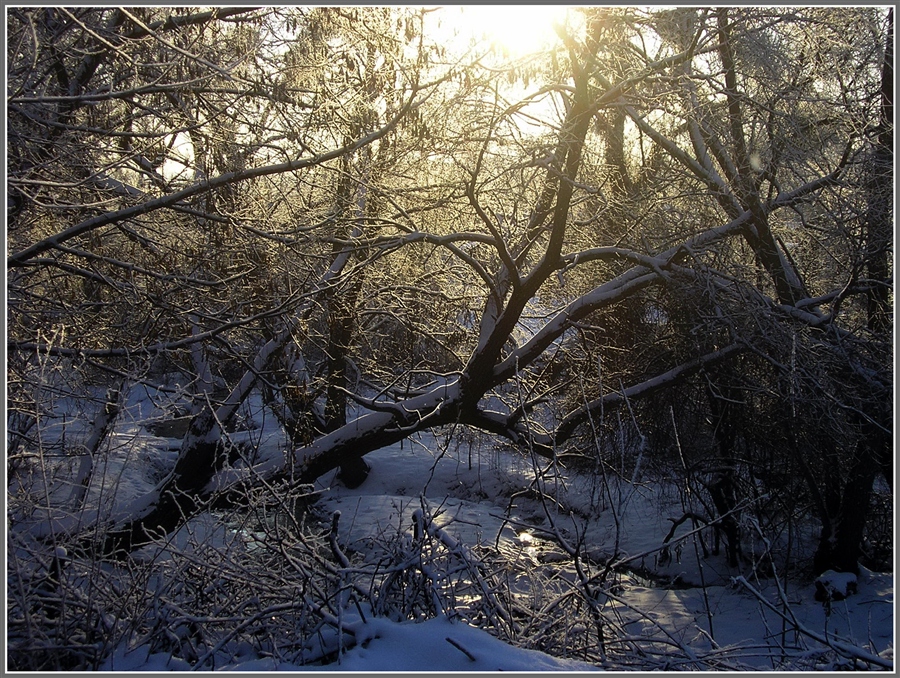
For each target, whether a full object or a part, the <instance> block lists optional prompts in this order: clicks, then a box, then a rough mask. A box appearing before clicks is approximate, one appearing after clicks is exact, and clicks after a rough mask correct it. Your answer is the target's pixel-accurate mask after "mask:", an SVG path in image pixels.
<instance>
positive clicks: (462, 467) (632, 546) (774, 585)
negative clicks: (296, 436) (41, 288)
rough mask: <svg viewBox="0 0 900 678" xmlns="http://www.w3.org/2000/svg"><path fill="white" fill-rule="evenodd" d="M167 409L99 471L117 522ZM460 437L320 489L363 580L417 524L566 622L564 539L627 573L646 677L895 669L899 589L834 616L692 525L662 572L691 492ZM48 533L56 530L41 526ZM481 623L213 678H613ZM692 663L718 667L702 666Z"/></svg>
mask: <svg viewBox="0 0 900 678" xmlns="http://www.w3.org/2000/svg"><path fill="white" fill-rule="evenodd" d="M163 400H164V398H162V396H160V395H159V394H156V393H152V392H149V391H147V390H145V389H134V390H133V391H132V393H131V394H130V396H129V399H128V402H127V407H126V412H127V416H124V417H121V418H120V421H119V423H118V425H117V428H116V430H115V432H114V433H113V435H112V436H111V440H110V446H109V451H108V454H106V455H105V456H104V458H103V459H100V460H98V462H97V469H96V472H95V474H94V477H93V480H92V483H91V485H90V487H89V492H88V498H89V499H88V502H87V503H88V505H91V506H94V507H96V509H97V510H101V512H103V513H106V512H108V514H118V513H119V512H121V511H123V510H125V509H126V508H127V507H128V506H129V505H130V504H131V502H133V501H135V500H136V499H138V498H139V497H140V496H141V494H142V493H144V492H146V491H147V490H148V489H150V488H151V487H152V485H153V483H154V482H155V480H156V479H158V478H159V477H160V474H161V473H163V472H164V470H165V469H166V468H167V467H169V466H170V465H171V464H172V463H173V461H174V455H175V454H176V451H177V441H174V439H167V438H163V437H159V436H153V435H151V434H150V433H148V431H147V423H148V420H153V419H154V418H159V417H165V416H171V415H170V414H164V412H163V410H164V408H163V407H162V405H161V404H162V401H163ZM154 403H155V404H154ZM245 414H246V421H247V422H248V423H249V424H250V425H249V426H248V428H247V430H245V431H243V432H240V433H236V434H234V436H235V440H236V441H239V440H243V441H244V442H248V443H251V444H252V445H253V446H254V447H255V448H258V449H259V453H258V455H259V456H258V458H266V457H275V456H278V455H281V454H282V451H283V446H284V444H285V443H284V437H283V435H282V433H281V431H280V429H279V427H278V425H277V422H276V421H275V417H274V416H272V415H271V413H266V411H265V409H264V408H263V407H262V406H261V404H260V402H259V400H258V398H257V399H254V400H253V401H252V402H251V403H250V407H249V408H248V409H247V411H246V413H245ZM457 433H458V435H455V436H453V438H452V439H450V442H446V440H447V439H446V438H445V437H443V436H442V434H440V433H438V434H434V435H433V434H423V435H418V436H415V437H413V438H411V439H408V440H406V441H404V442H403V443H401V444H396V445H393V446H391V447H387V448H384V449H382V450H378V451H376V452H373V453H371V454H369V455H368V456H367V457H366V459H367V460H368V462H369V463H370V465H371V467H372V471H371V473H370V475H369V477H368V479H367V480H366V482H365V483H363V484H362V485H361V486H360V487H358V488H356V489H352V490H351V489H348V488H346V487H344V486H343V485H342V484H341V483H340V481H339V480H338V479H337V477H336V474H334V473H332V474H327V475H326V476H324V477H322V478H320V479H319V482H318V484H317V487H316V490H317V493H318V497H319V499H318V501H317V503H316V505H315V515H317V516H318V517H319V519H320V520H321V524H322V525H328V524H330V522H331V520H332V519H333V516H334V514H335V512H339V513H340V519H339V522H338V537H339V543H340V546H341V548H342V549H343V550H344V552H345V553H347V554H348V555H349V556H350V557H351V558H352V559H353V562H354V563H359V564H361V565H365V564H377V563H379V562H380V559H383V558H384V557H385V553H386V551H387V550H389V549H391V548H392V545H395V544H397V543H401V542H403V540H407V542H408V540H410V539H411V538H412V537H413V534H414V525H415V524H416V521H417V519H419V520H421V516H423V515H425V516H428V517H430V518H431V521H430V524H431V525H433V526H434V527H435V529H436V530H437V531H436V532H435V534H438V535H439V536H440V537H441V538H442V539H444V541H445V544H446V543H452V544H455V545H458V548H459V549H460V552H465V553H469V554H474V553H476V552H477V553H484V552H486V551H481V550H479V549H480V548H481V547H484V548H485V549H486V550H491V549H493V552H494V553H499V554H501V555H502V557H503V558H505V563H506V566H507V567H508V569H509V570H510V571H512V572H514V574H513V576H511V577H510V581H512V582H514V585H518V583H519V582H521V586H522V588H521V590H519V591H514V592H513V593H515V595H519V596H520V597H522V599H523V600H526V599H527V601H529V602H530V603H532V604H535V605H537V608H536V609H541V608H540V605H545V608H544V609H547V610H550V609H552V608H553V607H554V606H556V605H558V604H562V601H565V600H568V598H567V594H566V593H565V591H566V590H567V589H566V587H569V588H576V587H577V584H578V573H577V572H576V570H575V568H574V567H573V566H572V560H571V558H570V557H569V555H567V554H566V553H565V552H564V550H563V549H562V548H561V547H560V545H559V542H560V540H563V541H565V542H566V543H567V544H569V545H572V544H577V545H579V549H578V551H579V556H580V557H581V558H583V561H582V564H583V565H584V568H585V569H586V570H587V572H588V581H589V585H590V581H597V580H598V578H599V577H600V575H601V573H603V570H604V564H605V563H608V562H614V563H616V564H617V568H616V571H615V572H613V573H608V572H606V573H604V574H603V576H604V577H606V578H605V579H603V581H604V582H605V585H604V586H603V587H602V593H601V594H598V598H597V600H598V601H599V602H598V603H597V608H596V609H597V610H599V611H600V613H601V614H602V615H603V616H604V619H606V620H608V622H609V624H608V628H610V629H615V630H616V633H617V634H618V635H617V638H614V639H611V640H610V642H613V643H619V644H620V645H621V646H626V645H627V646H628V647H633V648H635V649H634V656H635V662H634V664H633V665H632V666H630V667H628V668H641V666H642V664H641V662H642V659H641V656H640V653H641V652H642V651H647V652H649V654H648V655H647V656H646V659H645V660H644V661H645V665H647V666H653V667H655V668H659V667H667V668H671V669H676V670H677V669H682V668H693V669H696V668H709V667H714V668H721V669H741V670H745V669H746V670H781V669H794V670H799V669H826V670H827V669H837V668H853V667H854V664H853V662H852V660H851V659H848V658H847V657H848V656H852V655H853V654H857V655H858V656H859V657H866V656H870V657H875V658H876V661H878V662H880V663H881V664H882V668H889V667H891V666H892V660H893V644H894V598H893V575H892V574H885V573H875V572H869V571H863V573H862V575H861V576H860V577H859V580H858V582H857V592H856V593H855V594H853V595H851V596H849V597H847V598H846V599H845V600H841V601H829V602H827V603H823V602H819V601H817V600H816V599H815V585H814V583H813V582H810V581H804V580H799V579H797V578H795V577H791V576H788V577H780V576H779V577H771V576H770V577H768V578H762V577H757V576H754V574H753V570H754V568H753V567H752V565H753V563H754V562H762V560H763V555H764V551H765V548H766V546H767V544H766V541H765V539H764V538H763V537H764V535H761V534H760V535H759V537H760V538H759V539H757V540H753V539H749V540H748V544H747V547H746V550H747V555H748V556H749V564H748V563H744V565H742V568H735V569H732V568H729V567H728V566H727V564H726V562H725V558H724V555H710V556H708V557H703V556H702V554H700V552H699V548H698V547H696V541H695V540H694V539H692V538H690V537H688V538H686V539H683V540H681V541H677V540H678V538H679V537H683V536H684V535H685V534H686V533H689V532H690V531H691V524H690V522H685V523H684V524H682V525H681V526H680V527H679V529H678V530H677V532H676V535H675V540H676V541H673V544H672V548H671V549H670V551H669V558H667V559H666V558H660V553H661V551H660V548H661V547H662V546H663V540H664V538H665V537H666V535H667V534H668V533H669V531H670V529H671V527H672V525H673V520H674V519H676V518H678V517H679V516H681V515H683V514H684V513H685V510H686V506H685V504H684V503H683V502H684V501H685V499H684V496H683V493H681V492H678V491H676V489H675V488H674V487H672V486H669V485H667V484H665V483H662V482H659V481H652V482H651V480H650V479H640V478H631V477H629V478H628V479H627V480H621V479H619V478H618V477H615V476H614V475H613V474H610V476H609V477H603V476H597V475H592V476H587V475H578V474H575V473H570V472H567V471H565V470H564V469H556V468H553V467H548V465H547V461H546V460H543V459H541V460H532V459H529V458H528V457H527V455H522V454H519V453H514V452H511V451H505V450H502V449H499V448H498V447H496V446H493V445H491V444H490V442H489V441H488V440H487V439H485V438H483V437H479V436H473V435H472V434H465V433H459V432H457ZM536 470H538V471H540V473H541V477H542V482H541V483H540V490H541V492H539V493H538V492H535V491H534V489H535V485H534V483H533V479H534V477H535V471H536ZM632 481H637V482H632ZM688 508H689V507H688ZM35 516H36V517H37V518H40V517H42V514H41V512H40V511H35V512H34V513H33V515H32V517H33V518H34V517H35ZM43 517H44V518H46V515H43ZM70 519H71V518H70ZM26 524H31V525H32V526H33V527H31V528H29V529H31V530H32V532H34V531H38V532H39V531H40V530H39V529H38V528H37V527H36V526H39V525H44V526H46V524H47V521H46V520H32V521H23V522H22V525H26ZM420 524H421V522H420ZM202 527H207V528H210V529H209V530H208V534H207V536H206V537H205V539H206V541H207V542H208V541H210V540H212V541H215V540H216V539H220V538H221V539H222V540H224V539H225V534H226V532H227V530H225V528H222V527H221V526H212V527H210V524H209V521H208V520H206V521H204V519H203V518H198V519H195V520H194V521H191V523H190V524H189V525H188V526H186V527H185V528H183V530H182V533H187V532H189V531H191V530H193V536H192V537H191V539H192V540H193V542H192V541H191V539H187V540H185V539H182V540H179V539H178V538H177V537H176V539H175V540H174V541H173V543H174V544H176V545H181V546H182V547H183V546H184V545H185V544H190V543H195V542H196V539H197V536H196V535H197V530H198V529H200V528H202ZM751 527H752V525H751ZM216 530H218V532H217V531H216ZM216 534H220V537H216V536H215V535H216ZM707 537H708V535H707ZM590 577H593V578H594V579H593V580H590ZM529 587H530V588H529ZM542 587H545V588H542ZM554 596H556V598H554ZM513 597H515V596H513ZM451 617H453V618H451ZM465 618H466V614H465V613H461V614H451V615H447V614H438V616H437V617H436V618H432V619H428V620H425V621H418V622H412V621H399V620H392V619H388V618H386V617H384V616H377V615H374V614H372V611H371V610H366V609H365V608H364V607H359V606H358V605H357V606H356V607H354V606H348V608H347V610H346V613H345V616H344V618H343V619H342V624H343V628H344V629H351V630H352V632H353V635H354V637H355V641H354V642H352V643H350V642H347V643H346V644H345V645H342V647H343V652H337V653H334V656H333V658H332V661H331V663H329V664H326V665H324V666H322V665H311V666H300V665H298V664H296V663H290V662H284V661H282V660H278V659H276V658H274V657H273V656H269V657H263V656H259V655H258V654H257V653H254V652H252V651H249V650H248V651H247V652H245V653H244V654H241V653H239V652H234V651H233V649H232V650H231V651H229V652H228V653H225V652H223V653H222V654H221V656H220V657H219V658H218V660H217V661H216V662H215V667H216V669H217V670H233V671H269V670H281V671H309V670H312V671H323V670H329V671H330V670H334V671H390V672H397V671H438V672H452V671H498V670H503V671H567V672H570V671H587V670H592V669H597V668H601V667H600V665H599V663H595V664H594V665H591V664H588V663H584V662H582V661H578V660H577V659H572V658H561V657H557V656H551V655H550V654H547V653H544V652H539V651H536V650H533V649H528V646H529V645H530V644H531V639H530V638H529V637H528V636H527V634H525V633H523V635H522V637H519V638H517V639H516V642H515V643H513V642H512V641H510V642H503V641H501V640H499V639H497V638H495V637H493V636H492V635H491V634H489V633H488V632H487V631H485V630H483V629H479V628H475V627H474V626H473V625H472V624H470V623H467V622H466V621H465ZM556 631H557V632H562V631H560V630H559V629H557V630H556ZM563 631H564V632H565V633H567V634H572V635H574V634H582V635H584V636H585V642H590V641H589V640H588V639H587V637H588V636H589V634H591V633H592V631H591V629H589V628H586V627H585V626H584V625H579V624H577V623H574V622H573V623H572V625H571V628H567V629H564V630H563ZM801 631H802V632H801ZM817 638H818V639H819V640H824V639H827V640H828V642H830V644H831V645H832V647H833V648H834V647H839V648H850V649H848V650H847V651H846V652H843V653H840V654H843V657H841V656H839V655H838V654H835V653H834V652H831V651H829V650H828V648H826V647H824V646H823V645H822V643H821V642H819V641H818V640H817ZM650 640H655V641H656V642H654V643H651V642H649V641H650ZM332 641H333V642H338V641H337V640H335V639H332ZM339 642H340V643H342V644H343V643H344V641H343V640H340V641H339ZM640 648H643V650H642V649H640ZM557 654H559V653H557ZM667 656H670V657H671V661H670V662H669V663H668V664H667V662H668V661H669V660H667V659H666V657H667ZM692 658H702V659H703V661H702V662H698V663H692ZM100 668H101V669H102V670H110V671H164V670H189V669H190V668H191V667H190V665H189V664H188V663H187V662H186V661H184V660H183V659H179V658H177V657H173V656H172V654H171V652H154V650H153V648H152V647H151V645H150V644H149V643H148V644H140V643H138V644H135V643H134V642H130V643H123V644H122V645H120V646H119V647H117V648H115V649H114V651H113V652H112V653H111V654H110V655H109V656H108V658H107V659H106V660H105V662H104V663H103V664H102V666H100ZM613 668H615V667H613Z"/></svg>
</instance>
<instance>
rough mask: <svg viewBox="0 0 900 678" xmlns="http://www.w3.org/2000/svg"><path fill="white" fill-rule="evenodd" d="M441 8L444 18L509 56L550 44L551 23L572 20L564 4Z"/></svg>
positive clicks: (553, 34)
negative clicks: (444, 11)
mask: <svg viewBox="0 0 900 678" xmlns="http://www.w3.org/2000/svg"><path fill="white" fill-rule="evenodd" d="M444 9H445V10H446V13H445V14H444V16H443V17H442V18H443V19H444V21H447V22H448V23H449V24H452V25H454V26H458V27H459V29H460V31H461V32H464V33H468V34H469V35H470V36H471V38H473V39H474V40H476V41H485V42H489V43H490V44H492V45H493V46H494V47H495V48H497V49H499V50H500V51H502V52H503V53H504V54H506V55H508V56H510V57H520V56H523V55H525V54H528V53H530V52H534V51H537V50H540V49H541V48H543V47H546V46H547V45H548V44H551V43H552V42H553V41H555V40H557V36H556V31H555V29H554V25H555V24H562V25H565V24H566V22H567V20H571V17H570V16H569V14H570V12H569V8H568V7H566V6H565V5H465V6H458V7H445V8H444Z"/></svg>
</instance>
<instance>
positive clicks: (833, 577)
mask: <svg viewBox="0 0 900 678" xmlns="http://www.w3.org/2000/svg"><path fill="white" fill-rule="evenodd" d="M815 583H816V600H818V601H820V602H824V601H826V600H844V598H846V597H847V596H850V595H852V594H854V593H856V592H857V589H858V586H857V584H858V582H857V579H856V575H855V574H853V573H852V572H835V571H834V570H826V571H825V572H823V573H822V574H820V575H819V576H818V577H816V582H815Z"/></svg>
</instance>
